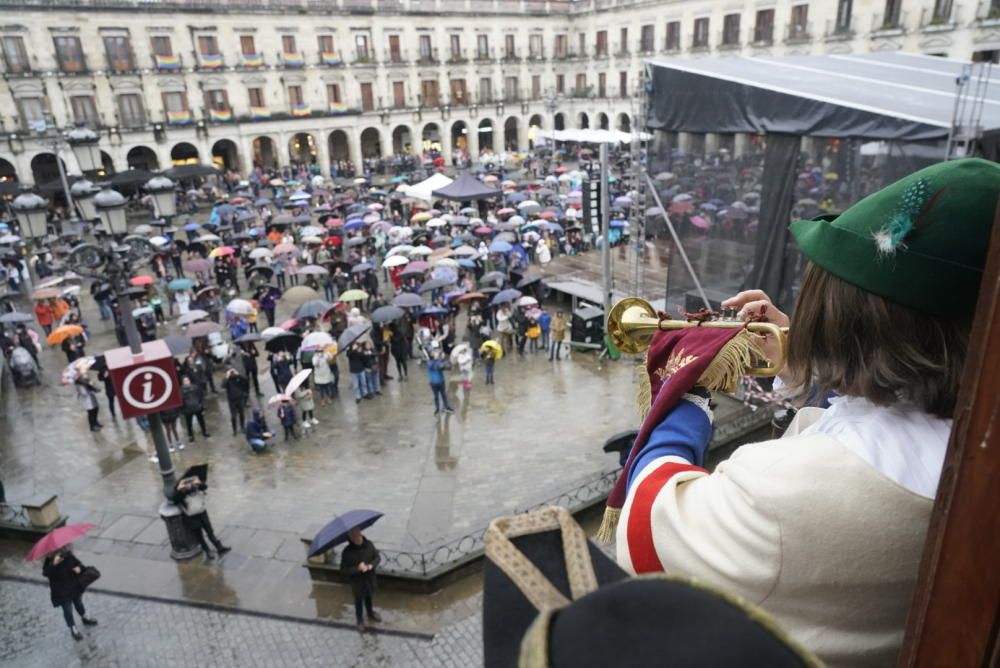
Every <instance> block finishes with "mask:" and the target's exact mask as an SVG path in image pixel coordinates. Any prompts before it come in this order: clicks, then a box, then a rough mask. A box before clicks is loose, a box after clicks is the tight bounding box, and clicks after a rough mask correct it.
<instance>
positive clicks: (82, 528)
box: [26, 518, 378, 561]
mask: <svg viewBox="0 0 1000 668" xmlns="http://www.w3.org/2000/svg"><path fill="white" fill-rule="evenodd" d="M375 519H378V518H375ZM373 521H374V520H373ZM96 528H97V525H96V524H67V525H66V526H64V527H59V528H58V529H53V530H52V531H50V532H48V533H47V534H45V537H44V538H42V539H41V540H40V541H38V542H37V543H35V544H34V546H33V547H32V548H31V551H30V552H28V556H27V557H26V559H27V560H28V561H34V560H36V559H41V558H42V557H44V556H45V555H47V554H50V553H52V552H55V551H56V550H58V549H59V548H61V547H66V546H67V545H69V544H70V543H72V542H73V541H74V540H76V539H77V538H79V537H80V536H85V535H87V534H88V533H89V532H90V531H92V530H94V529H96Z"/></svg>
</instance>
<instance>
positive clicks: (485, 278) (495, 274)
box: [479, 271, 506, 283]
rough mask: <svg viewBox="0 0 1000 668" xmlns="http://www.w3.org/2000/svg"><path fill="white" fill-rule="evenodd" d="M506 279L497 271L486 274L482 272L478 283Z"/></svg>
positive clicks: (497, 281)
mask: <svg viewBox="0 0 1000 668" xmlns="http://www.w3.org/2000/svg"><path fill="white" fill-rule="evenodd" d="M504 280H506V276H504V275H503V274H502V273H500V272H499V271H491V272H489V273H487V274H483V277H482V278H480V279H479V282H480V283H503V282H504Z"/></svg>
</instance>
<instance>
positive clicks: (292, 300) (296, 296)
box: [281, 285, 319, 304]
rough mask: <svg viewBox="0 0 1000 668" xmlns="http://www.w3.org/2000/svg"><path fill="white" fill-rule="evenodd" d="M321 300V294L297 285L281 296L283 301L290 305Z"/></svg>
mask: <svg viewBox="0 0 1000 668" xmlns="http://www.w3.org/2000/svg"><path fill="white" fill-rule="evenodd" d="M314 299H319V293H318V292H316V291H315V290H313V289H312V288H307V287H306V286H304V285H296V286H294V287H291V288H288V289H287V290H285V293H284V294H283V295H281V301H283V302H287V303H289V304H305V303H306V302H308V301H312V300H314Z"/></svg>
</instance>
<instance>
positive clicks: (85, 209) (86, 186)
mask: <svg viewBox="0 0 1000 668" xmlns="http://www.w3.org/2000/svg"><path fill="white" fill-rule="evenodd" d="M98 190H99V188H98V187H97V186H95V185H94V184H93V183H91V182H90V181H88V180H87V179H80V180H79V181H77V182H76V183H74V184H73V185H72V186H70V189H69V192H70V194H71V195H72V196H73V199H74V200H76V204H77V206H78V207H80V212H81V213H82V214H83V218H84V220H94V219H95V218H97V206H96V205H95V204H94V196H95V195H96V194H97V192H98Z"/></svg>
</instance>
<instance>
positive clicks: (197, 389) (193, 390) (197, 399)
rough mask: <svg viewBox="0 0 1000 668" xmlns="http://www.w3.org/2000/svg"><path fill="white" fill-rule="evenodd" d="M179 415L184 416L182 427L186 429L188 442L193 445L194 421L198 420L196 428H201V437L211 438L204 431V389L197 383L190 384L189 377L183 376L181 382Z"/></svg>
mask: <svg viewBox="0 0 1000 668" xmlns="http://www.w3.org/2000/svg"><path fill="white" fill-rule="evenodd" d="M181 401H183V402H184V403H183V405H182V406H181V413H182V414H183V415H184V426H185V427H187V435H188V440H189V441H191V442H192V443H194V429H193V427H194V420H195V418H197V419H198V426H199V427H201V435H202V436H204V437H205V438H208V437H210V436H211V434H209V433H208V431H206V430H205V388H203V387H202V386H201V385H198V384H197V383H192V382H191V377H190V376H184V379H183V380H182V381H181Z"/></svg>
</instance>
